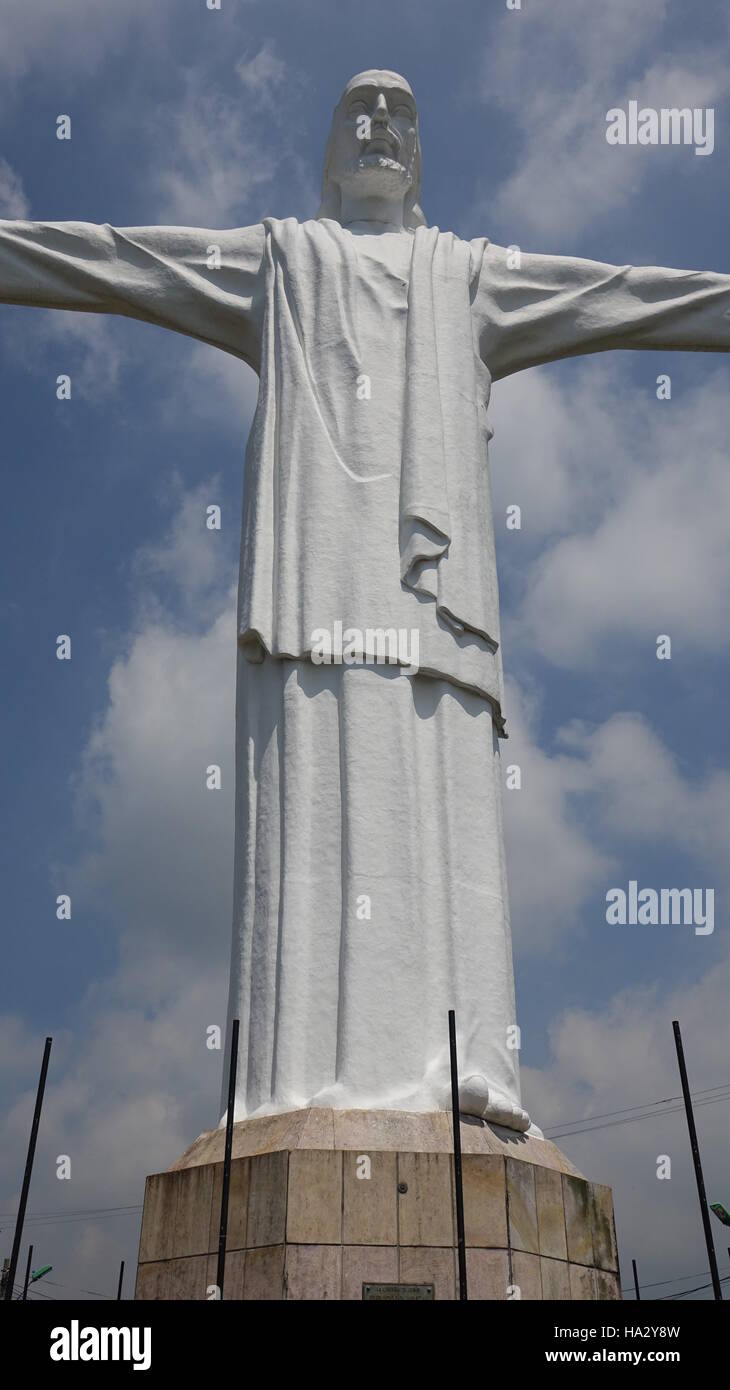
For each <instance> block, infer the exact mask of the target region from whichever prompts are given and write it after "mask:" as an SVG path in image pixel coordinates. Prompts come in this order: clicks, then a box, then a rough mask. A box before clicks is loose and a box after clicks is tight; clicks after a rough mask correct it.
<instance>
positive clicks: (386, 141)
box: [365, 131, 400, 159]
mask: <svg viewBox="0 0 730 1390" xmlns="http://www.w3.org/2000/svg"><path fill="white" fill-rule="evenodd" d="M399 149H400V140H399V139H398V136H397V135H396V134H395V132H391V131H381V132H380V133H379V134H378V135H373V137H372V139H371V140H368V142H367V145H366V146H365V150H366V153H367V154H384V155H387V156H388V157H389V158H392V159H394V158H396V157H397V155H398V151H399Z"/></svg>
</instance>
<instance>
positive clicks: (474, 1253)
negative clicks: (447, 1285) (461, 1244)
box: [457, 1249, 509, 1302]
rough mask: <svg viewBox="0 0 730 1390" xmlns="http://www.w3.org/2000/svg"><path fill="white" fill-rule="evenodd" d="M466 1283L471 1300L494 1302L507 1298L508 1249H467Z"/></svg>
mask: <svg viewBox="0 0 730 1390" xmlns="http://www.w3.org/2000/svg"><path fill="white" fill-rule="evenodd" d="M457 1281H458V1264H457ZM466 1284H467V1293H468V1295H469V1301H470V1302H473V1301H475V1300H477V1299H489V1300H491V1301H492V1302H499V1301H500V1300H505V1299H506V1298H507V1286H508V1284H509V1263H508V1259H507V1251H506V1250H469V1249H467V1252H466ZM457 1287H458V1283H457Z"/></svg>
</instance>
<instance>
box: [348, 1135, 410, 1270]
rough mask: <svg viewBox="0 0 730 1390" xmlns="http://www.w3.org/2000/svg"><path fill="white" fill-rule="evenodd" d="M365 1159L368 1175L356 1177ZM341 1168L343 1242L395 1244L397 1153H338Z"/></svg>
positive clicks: (396, 1241)
mask: <svg viewBox="0 0 730 1390" xmlns="http://www.w3.org/2000/svg"><path fill="white" fill-rule="evenodd" d="M363 1159H367V1160H368V1163H369V1167H370V1177H369V1178H367V1177H358V1173H359V1172H362V1171H364V1169H365V1164H364V1163H363V1162H362V1160H363ZM342 1160H343V1167H344V1174H343V1177H344V1196H343V1232H342V1239H343V1241H344V1242H345V1244H346V1245H392V1246H395V1245H397V1243H398V1202H399V1201H400V1198H399V1197H398V1175H397V1156H396V1154H393V1153H373V1154H368V1153H362V1154H359V1153H358V1151H357V1149H353V1150H348V1151H347V1152H346V1153H344V1154H343V1155H342Z"/></svg>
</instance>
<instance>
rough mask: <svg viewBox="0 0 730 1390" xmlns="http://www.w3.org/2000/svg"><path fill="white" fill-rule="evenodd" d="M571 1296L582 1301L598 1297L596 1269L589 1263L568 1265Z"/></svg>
mask: <svg viewBox="0 0 730 1390" xmlns="http://www.w3.org/2000/svg"><path fill="white" fill-rule="evenodd" d="M568 1269H569V1271H570V1296H571V1298H573V1299H578V1300H579V1301H581V1302H587V1301H589V1300H593V1299H595V1298H596V1271H595V1270H594V1269H591V1268H589V1266H588V1265H568Z"/></svg>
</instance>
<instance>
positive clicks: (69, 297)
mask: <svg viewBox="0 0 730 1390" xmlns="http://www.w3.org/2000/svg"><path fill="white" fill-rule="evenodd" d="M264 236H265V234H264V228H263V226H261V225H258V226H253V227H241V228H235V229H234V230H232V231H208V230H205V229H201V228H195V227H111V226H109V225H108V224H106V223H105V224H103V225H96V224H94V223H91V222H5V221H0V302H3V303H6V304H29V305H35V306H36V307H39V308H45V309H78V310H83V311H86V312H89V313H97V314H99V313H100V314H124V315H126V316H127V317H129V318H136V319H143V320H145V321H146V322H148V323H155V324H159V325H160V326H161V327H163V328H172V329H174V330H175V331H177V332H179V333H186V334H188V335H189V336H191V337H193V338H200V339H201V340H202V341H203V342H207V343H212V344H214V345H215V346H216V347H220V348H223V349H224V350H225V351H227V352H231V353H234V354H235V355H236V356H237V357H242V358H243V360H244V361H246V362H248V363H249V364H250V365H251V366H253V367H254V368H256V367H258V357H259V344H260V326H261V312H262V299H263V285H262V275H261V262H262V256H263V251H264Z"/></svg>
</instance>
